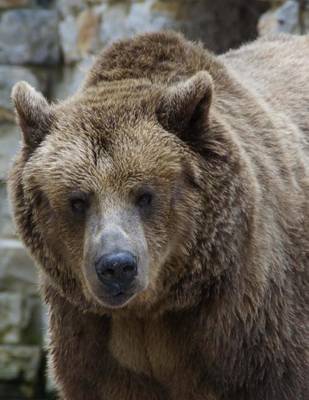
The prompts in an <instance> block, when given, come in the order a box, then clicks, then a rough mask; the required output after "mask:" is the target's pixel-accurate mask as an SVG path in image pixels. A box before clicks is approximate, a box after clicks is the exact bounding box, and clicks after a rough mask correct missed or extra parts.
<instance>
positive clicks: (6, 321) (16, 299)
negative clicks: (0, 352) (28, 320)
mask: <svg viewBox="0 0 309 400" xmlns="http://www.w3.org/2000/svg"><path fill="white" fill-rule="evenodd" d="M27 317H29V314H28V315H27ZM24 322H25V321H23V310H22V296H21V294H20V293H9V292H0V343H2V344H3V343H7V344H10V343H11V344H12V343H19V341H20V339H21V330H22V327H23V324H24Z"/></svg>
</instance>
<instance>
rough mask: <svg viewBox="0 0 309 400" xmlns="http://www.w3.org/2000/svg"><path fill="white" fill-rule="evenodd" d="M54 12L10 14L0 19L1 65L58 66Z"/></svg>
mask: <svg viewBox="0 0 309 400" xmlns="http://www.w3.org/2000/svg"><path fill="white" fill-rule="evenodd" d="M57 28H58V15H57V12H56V11H55V10H41V9H32V10H24V9H23V10H11V11H6V12H4V13H3V14H2V15H1V18H0V63H1V64H36V65H38V64H41V65H43V64H44V65H50V64H57V63H58V62H59V60H60V52H59V40H58V29H57Z"/></svg>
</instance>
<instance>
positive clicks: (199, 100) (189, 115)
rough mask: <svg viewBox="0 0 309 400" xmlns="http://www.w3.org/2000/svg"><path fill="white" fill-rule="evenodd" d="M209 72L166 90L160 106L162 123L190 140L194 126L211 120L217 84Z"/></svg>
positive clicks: (158, 114) (198, 74)
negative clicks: (210, 114)
mask: <svg viewBox="0 0 309 400" xmlns="http://www.w3.org/2000/svg"><path fill="white" fill-rule="evenodd" d="M212 82H213V81H212V78H211V76H210V75H209V73H208V72H206V71H200V72H197V73H196V74H195V75H194V76H193V77H191V78H189V79H187V80H186V81H184V82H180V83H177V84H175V85H173V86H171V87H169V88H167V89H166V90H165V92H164V93H163V95H162V97H161V99H160V101H159V104H158V106H157V109H156V114H157V117H158V120H159V122H160V123H161V124H162V126H163V127H164V128H165V129H167V130H171V131H173V132H175V133H176V134H178V135H179V136H180V137H181V138H182V139H183V140H185V141H186V140H188V141H190V135H191V134H192V135H193V134H194V132H193V130H194V131H195V129H194V127H195V126H196V124H198V123H201V124H203V125H206V124H207V122H208V116H209V108H210V105H211V99H212V92H213V83H212Z"/></svg>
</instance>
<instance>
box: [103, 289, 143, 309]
mask: <svg viewBox="0 0 309 400" xmlns="http://www.w3.org/2000/svg"><path fill="white" fill-rule="evenodd" d="M136 294H137V292H136V291H134V290H119V291H118V292H117V293H112V294H111V293H106V292H103V293H101V294H100V296H98V297H99V301H100V302H101V303H102V304H103V305H104V306H105V307H109V308H120V307H124V306H125V305H126V304H127V303H128V302H129V301H131V300H132V298H133V297H135V295H136Z"/></svg>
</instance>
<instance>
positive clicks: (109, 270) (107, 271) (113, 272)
mask: <svg viewBox="0 0 309 400" xmlns="http://www.w3.org/2000/svg"><path fill="white" fill-rule="evenodd" d="M102 274H103V275H110V276H114V275H115V270H114V269H112V268H107V269H106V270H105V271H103V273H102Z"/></svg>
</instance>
